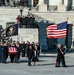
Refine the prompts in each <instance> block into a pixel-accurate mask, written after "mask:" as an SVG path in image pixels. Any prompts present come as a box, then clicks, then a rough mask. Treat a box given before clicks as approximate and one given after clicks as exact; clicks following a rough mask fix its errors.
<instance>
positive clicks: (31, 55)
mask: <svg viewBox="0 0 74 75" xmlns="http://www.w3.org/2000/svg"><path fill="white" fill-rule="evenodd" d="M33 56H34V51H33V48H32V45H30V46H29V49H28V50H27V57H28V66H31V59H32V57H33Z"/></svg>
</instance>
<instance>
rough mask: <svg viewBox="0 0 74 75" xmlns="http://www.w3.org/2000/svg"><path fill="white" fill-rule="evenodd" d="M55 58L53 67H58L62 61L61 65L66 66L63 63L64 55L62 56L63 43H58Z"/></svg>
mask: <svg viewBox="0 0 74 75" xmlns="http://www.w3.org/2000/svg"><path fill="white" fill-rule="evenodd" d="M57 52H58V54H57V59H56V65H55V67H60V62H62V66H63V67H66V64H65V57H64V54H65V53H64V48H63V45H61V44H59V45H58V49H57Z"/></svg>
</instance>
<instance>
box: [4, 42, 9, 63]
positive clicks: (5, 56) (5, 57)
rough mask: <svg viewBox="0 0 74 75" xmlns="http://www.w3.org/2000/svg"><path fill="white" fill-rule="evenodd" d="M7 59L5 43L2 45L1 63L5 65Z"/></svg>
mask: <svg viewBox="0 0 74 75" xmlns="http://www.w3.org/2000/svg"><path fill="white" fill-rule="evenodd" d="M7 58H8V46H7V43H4V44H3V63H6V60H7Z"/></svg>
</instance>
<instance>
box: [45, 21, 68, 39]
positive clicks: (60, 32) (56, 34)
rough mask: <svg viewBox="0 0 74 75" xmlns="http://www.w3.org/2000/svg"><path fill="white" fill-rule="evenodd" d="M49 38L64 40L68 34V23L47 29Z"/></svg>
mask: <svg viewBox="0 0 74 75" xmlns="http://www.w3.org/2000/svg"><path fill="white" fill-rule="evenodd" d="M46 30H47V38H64V37H66V33H67V22H62V23H60V24H54V25H50V26H48V27H47V28H46Z"/></svg>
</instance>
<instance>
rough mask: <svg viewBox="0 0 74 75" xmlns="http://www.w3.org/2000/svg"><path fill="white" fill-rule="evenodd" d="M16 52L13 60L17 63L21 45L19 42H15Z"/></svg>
mask: <svg viewBox="0 0 74 75" xmlns="http://www.w3.org/2000/svg"><path fill="white" fill-rule="evenodd" d="M16 48H17V53H16V55H15V62H16V63H19V59H20V52H21V47H20V44H19V43H16Z"/></svg>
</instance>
